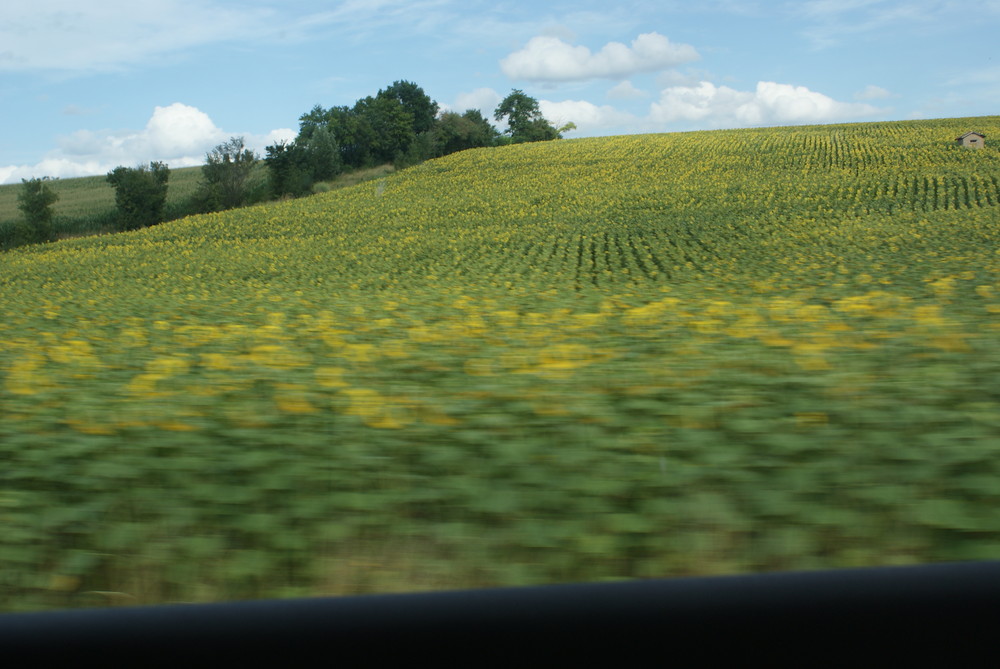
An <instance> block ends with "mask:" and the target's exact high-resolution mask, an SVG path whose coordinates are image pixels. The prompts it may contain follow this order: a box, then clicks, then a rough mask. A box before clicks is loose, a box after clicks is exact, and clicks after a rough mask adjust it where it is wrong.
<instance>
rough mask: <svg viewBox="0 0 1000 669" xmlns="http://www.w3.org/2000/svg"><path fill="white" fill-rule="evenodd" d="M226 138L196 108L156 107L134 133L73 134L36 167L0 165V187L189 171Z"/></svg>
mask: <svg viewBox="0 0 1000 669" xmlns="http://www.w3.org/2000/svg"><path fill="white" fill-rule="evenodd" d="M295 135H296V132H295V131H294V130H291V129H289V128H281V129H278V130H272V131H271V132H269V133H267V134H265V135H252V134H249V135H248V134H244V135H243V137H244V139H245V140H246V144H247V146H248V147H249V148H251V149H253V150H255V151H257V152H258V153H263V150H264V147H265V146H267V145H269V144H273V143H274V142H276V141H278V140H282V139H286V140H287V139H293V138H294V137H295ZM230 136H231V134H230V133H227V132H225V131H224V130H222V129H221V128H219V127H218V126H216V125H215V123H213V122H212V119H211V118H209V116H208V114H206V113H205V112H203V111H201V110H200V109H198V108H196V107H192V106H189V105H185V104H181V103H179V102H175V103H174V104H171V105H168V106H166V107H156V108H155V109H154V110H153V114H152V116H151V117H150V119H149V121H148V122H147V123H146V127H145V128H143V129H142V130H138V131H109V130H102V131H91V130H78V131H77V132H74V133H73V134H71V135H67V136H63V137H60V138H59V139H58V140H57V143H58V148H57V149H56V150H55V151H52V152H50V153H49V155H48V156H46V157H45V159H44V160H42V161H41V162H39V163H37V164H35V165H9V166H5V167H0V183H9V182H16V181H18V180H19V179H22V178H31V177H41V176H50V177H63V178H71V177H79V176H89V175H96V174H105V173H107V172H109V171H110V170H112V169H114V168H115V167H117V166H119V165H124V166H126V167H132V166H135V165H140V164H145V163H148V162H150V161H154V160H155V161H162V162H165V163H167V164H168V165H169V166H171V167H175V168H176V167H192V166H195V165H202V164H204V162H205V154H206V153H208V152H209V151H210V150H211V149H212V148H213V147H215V146H216V145H218V144H221V143H222V142H224V141H226V140H227V139H228V138H229V137H230Z"/></svg>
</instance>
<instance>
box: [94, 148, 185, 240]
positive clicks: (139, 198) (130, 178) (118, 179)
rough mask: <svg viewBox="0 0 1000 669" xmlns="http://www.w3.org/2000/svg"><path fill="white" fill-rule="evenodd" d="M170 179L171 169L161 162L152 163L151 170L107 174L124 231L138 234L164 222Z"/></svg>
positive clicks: (120, 170)
mask: <svg viewBox="0 0 1000 669" xmlns="http://www.w3.org/2000/svg"><path fill="white" fill-rule="evenodd" d="M169 178H170V168H168V167H167V166H166V165H165V164H164V163H161V162H151V163H150V164H149V166H148V167H147V166H145V165H141V166H139V167H116V168H115V169H113V170H112V171H110V172H108V176H107V179H108V183H110V184H111V186H112V187H113V188H114V189H115V206H116V207H117V209H118V225H119V227H120V228H121V229H122V230H135V229H137V228H142V227H146V226H149V225H155V224H157V223H159V222H160V221H161V220H163V208H164V206H165V205H166V203H167V181H168V180H169Z"/></svg>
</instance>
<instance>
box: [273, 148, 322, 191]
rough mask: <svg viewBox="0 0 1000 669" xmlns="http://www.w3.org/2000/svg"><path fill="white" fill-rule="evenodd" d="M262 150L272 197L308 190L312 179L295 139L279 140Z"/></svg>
mask: <svg viewBox="0 0 1000 669" xmlns="http://www.w3.org/2000/svg"><path fill="white" fill-rule="evenodd" d="M264 150H265V152H266V156H265V158H264V163H265V164H266V165H267V174H268V180H269V182H270V189H271V195H272V196H273V197H275V198H282V197H289V196H290V197H300V196H302V195H305V194H307V193H308V192H309V189H310V188H312V184H313V179H312V174H311V173H310V171H309V166H308V161H307V159H306V155H305V150H304V149H303V148H302V146H300V145H299V144H298V143H297V142H295V141H292V142H284V141H281V142H278V143H277V144H274V145H272V146H268V147H266V148H265V149H264Z"/></svg>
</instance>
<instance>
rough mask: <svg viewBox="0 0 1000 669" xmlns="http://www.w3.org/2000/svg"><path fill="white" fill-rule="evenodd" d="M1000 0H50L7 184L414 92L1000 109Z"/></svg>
mask: <svg viewBox="0 0 1000 669" xmlns="http://www.w3.org/2000/svg"><path fill="white" fill-rule="evenodd" d="M998 28H1000V0H966V1H959V0H955V1H950V0H908V1H906V2H898V1H896V0H808V1H804V2H784V1H780V0H778V1H770V2H768V1H763V0H761V1H757V2H753V1H749V0H748V1H743V0H702V1H701V2H671V1H669V0H667V1H663V0H653V1H648V2H647V1H640V2H631V1H627V0H626V1H622V2H618V3H608V2H607V0H602V1H601V2H591V1H590V0H572V1H569V2H539V1H531V2H528V1H523V0H509V1H504V0H499V1H493V2H480V1H479V0H347V1H340V2H323V1H320V0H285V1H281V2H279V1H277V0H240V1H239V2H236V1H230V0H157V2H144V1H142V0H101V1H100V2H93V3H85V2H80V1H79V0H33V1H32V2H18V3H15V2H6V3H3V6H2V7H0V120H2V123H0V129H2V130H0V183H12V182H13V183H16V182H18V181H19V180H20V179H21V178H29V177H32V176H37V177H41V176H54V177H63V178H68V177H73V176H83V175H89V174H104V173H106V172H107V171H108V170H110V169H112V168H114V167H115V166H117V165H128V166H134V165H138V164H141V163H146V162H148V161H150V160H163V161H165V162H167V163H168V164H170V165H171V166H172V167H183V166H189V165H198V164H201V163H202V162H203V161H204V156H205V153H206V152H207V151H209V150H210V149H211V148H212V147H213V146H215V145H217V144H219V143H221V142H223V141H225V140H226V139H228V138H229V137H231V136H235V135H242V136H244V137H245V138H246V139H247V141H248V143H249V144H250V145H251V146H253V147H254V148H255V149H256V150H258V151H259V152H261V153H262V154H263V149H264V147H265V146H266V145H267V144H270V143H273V142H274V141H276V140H278V139H282V138H290V137H292V136H294V134H295V132H296V129H297V127H298V117H299V116H300V115H301V114H303V113H305V112H307V111H308V110H310V109H311V108H312V107H313V106H314V105H317V104H320V105H322V106H324V107H330V106H334V105H352V104H353V103H354V101H355V100H357V99H358V98H361V97H364V96H367V95H374V94H375V93H376V92H377V91H378V90H379V89H380V88H384V87H386V86H388V85H389V84H391V83H392V82H393V81H396V80H407V81H413V82H415V83H417V84H418V85H420V86H421V87H422V88H423V89H424V91H425V92H426V93H427V94H428V95H430V96H431V97H432V98H434V99H435V100H436V101H437V102H438V103H439V104H440V105H441V106H442V108H444V109H453V110H455V111H459V112H461V111H464V110H465V109H468V108H478V109H481V110H482V111H483V112H484V114H486V115H488V117H492V112H493V109H494V108H495V107H496V105H497V103H498V102H499V101H500V99H501V98H502V97H503V96H505V95H506V94H508V93H509V92H510V91H511V90H512V89H514V88H518V89H521V90H523V91H525V92H526V93H528V94H529V95H531V96H533V97H535V98H536V99H538V100H539V101H540V103H541V108H542V111H543V113H544V114H545V115H546V117H547V118H548V119H549V120H550V121H553V122H554V123H557V124H562V123H564V122H567V121H573V122H574V123H575V124H576V125H577V127H578V130H576V131H574V132H572V133H569V134H568V135H567V136H568V137H586V136H598V135H615V134H626V133H645V132H673V131H683V130H695V129H712V128H736V127H755V126H771V125H797V124H813V123H834V122H853V121H878V120H896V119H914V118H947V117H962V116H982V115H994V114H998V113H1000V38H998V34H1000V31H998Z"/></svg>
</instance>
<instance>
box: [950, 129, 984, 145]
mask: <svg viewBox="0 0 1000 669" xmlns="http://www.w3.org/2000/svg"><path fill="white" fill-rule="evenodd" d="M955 141H956V142H958V145H959V146H964V147H966V148H969V149H979V148H982V146H983V144H984V143H985V142H986V135H984V134H982V133H979V132H967V133H965V134H964V135H962V136H961V137H956V138H955Z"/></svg>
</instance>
